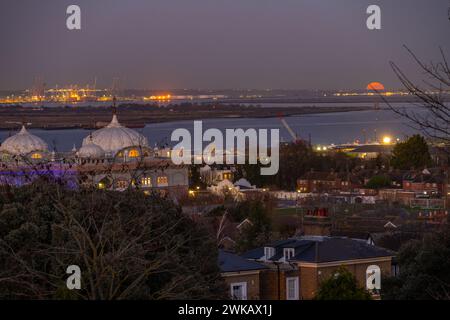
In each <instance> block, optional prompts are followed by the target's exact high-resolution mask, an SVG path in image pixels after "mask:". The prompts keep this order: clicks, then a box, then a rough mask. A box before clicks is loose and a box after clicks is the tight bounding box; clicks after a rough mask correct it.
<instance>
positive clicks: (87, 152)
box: [77, 137, 105, 159]
mask: <svg viewBox="0 0 450 320" xmlns="http://www.w3.org/2000/svg"><path fill="white" fill-rule="evenodd" d="M89 138H90V139H89V142H87V143H86V144H84V143H83V146H82V147H81V148H80V150H78V152H77V156H78V157H80V158H89V159H100V158H103V157H104V156H105V151H104V150H103V149H102V147H100V146H98V145H96V144H95V143H93V142H92V138H91V137H89Z"/></svg>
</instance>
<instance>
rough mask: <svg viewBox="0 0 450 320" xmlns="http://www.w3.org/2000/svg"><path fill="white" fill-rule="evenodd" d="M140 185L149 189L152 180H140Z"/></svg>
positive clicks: (148, 178)
mask: <svg viewBox="0 0 450 320" xmlns="http://www.w3.org/2000/svg"><path fill="white" fill-rule="evenodd" d="M141 184H142V185H143V186H146V187H151V186H152V178H150V177H143V178H142V179H141Z"/></svg>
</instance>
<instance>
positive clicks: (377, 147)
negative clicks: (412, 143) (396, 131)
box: [351, 144, 394, 153]
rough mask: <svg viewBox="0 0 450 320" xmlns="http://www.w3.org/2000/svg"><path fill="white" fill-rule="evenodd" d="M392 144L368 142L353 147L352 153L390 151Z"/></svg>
mask: <svg viewBox="0 0 450 320" xmlns="http://www.w3.org/2000/svg"><path fill="white" fill-rule="evenodd" d="M393 148H394V146H392V145H384V144H368V145H363V146H360V147H357V148H355V149H353V150H352V151H351V152H352V153H372V152H376V153H390V152H391V151H392V149H393Z"/></svg>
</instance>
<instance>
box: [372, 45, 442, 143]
mask: <svg viewBox="0 0 450 320" xmlns="http://www.w3.org/2000/svg"><path fill="white" fill-rule="evenodd" d="M404 47H405V49H406V50H407V51H408V53H409V54H410V56H411V57H412V59H413V61H414V62H415V63H416V64H417V65H418V67H419V70H420V71H421V72H422V74H423V75H424V77H425V78H424V79H423V80H422V84H421V85H419V84H416V83H414V82H413V81H412V80H411V78H410V77H409V76H407V75H406V74H405V73H404V72H403V71H402V69H401V68H400V67H399V65H398V64H397V63H395V62H392V61H391V62H390V65H391V67H392V70H393V71H394V72H395V74H396V75H397V77H398V79H399V80H400V81H401V83H402V84H403V86H404V87H405V88H406V89H407V90H408V92H409V93H410V94H411V95H413V96H414V97H415V98H416V100H417V101H415V102H413V105H414V106H416V107H417V108H405V107H396V106H394V105H393V104H392V103H391V102H390V101H388V99H387V98H386V97H385V96H383V95H380V96H381V97H382V99H383V101H384V102H385V103H386V104H387V105H388V106H389V107H390V109H391V110H393V111H394V112H395V113H397V114H399V115H401V116H402V117H404V118H406V119H407V120H409V121H410V123H411V126H413V127H414V128H416V129H418V130H420V131H421V132H423V133H424V134H425V135H426V136H428V137H429V138H432V139H435V140H436V141H438V142H444V143H448V142H450V105H449V103H448V99H449V96H450V66H449V64H448V61H447V58H446V55H445V53H444V51H443V50H442V48H440V55H441V61H439V62H433V61H431V62H430V63H425V62H423V60H421V59H420V58H419V57H417V55H416V54H415V53H414V52H413V51H412V50H410V49H409V48H408V47H407V46H404Z"/></svg>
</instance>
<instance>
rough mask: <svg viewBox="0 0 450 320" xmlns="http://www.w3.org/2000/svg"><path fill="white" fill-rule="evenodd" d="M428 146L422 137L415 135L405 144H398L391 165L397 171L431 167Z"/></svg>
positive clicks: (393, 152)
mask: <svg viewBox="0 0 450 320" xmlns="http://www.w3.org/2000/svg"><path fill="white" fill-rule="evenodd" d="M431 163H432V161H431V156H430V152H429V150H428V144H427V142H426V141H425V139H424V138H423V137H422V136H421V135H418V134H416V135H413V136H412V137H410V138H409V139H408V140H406V141H405V142H400V143H397V144H396V145H395V147H394V149H393V150H392V160H391V164H392V166H393V167H394V168H396V169H402V170H409V169H411V168H413V169H421V168H424V167H427V166H429V165H431Z"/></svg>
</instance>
